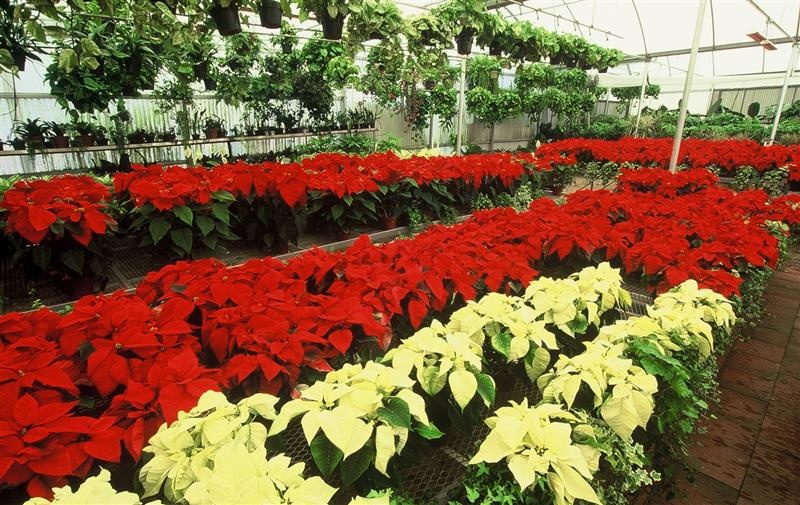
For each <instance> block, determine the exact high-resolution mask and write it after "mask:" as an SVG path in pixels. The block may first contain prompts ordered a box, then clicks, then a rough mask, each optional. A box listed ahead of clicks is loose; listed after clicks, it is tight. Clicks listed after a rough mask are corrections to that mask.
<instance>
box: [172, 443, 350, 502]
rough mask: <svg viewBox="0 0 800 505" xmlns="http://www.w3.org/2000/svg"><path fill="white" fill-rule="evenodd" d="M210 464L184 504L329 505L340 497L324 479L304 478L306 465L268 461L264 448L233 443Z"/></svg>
mask: <svg viewBox="0 0 800 505" xmlns="http://www.w3.org/2000/svg"><path fill="white" fill-rule="evenodd" d="M210 463H211V464H210V465H208V466H204V467H202V468H200V469H199V472H198V476H197V477H198V478H197V479H196V480H195V481H194V482H192V484H191V485H190V486H189V487H188V488H187V489H186V492H185V493H184V497H183V500H184V501H185V502H186V503H187V504H188V505H219V504H221V503H252V504H263V505H267V504H272V503H286V504H290V503H294V504H302V505H325V504H327V503H329V502H330V499H331V497H332V496H333V495H334V493H336V488H334V487H331V486H329V485H328V484H326V483H325V481H323V480H322V479H321V478H320V477H310V478H308V479H305V478H303V470H304V468H305V464H304V463H297V464H294V465H292V464H291V460H290V459H289V458H288V457H287V456H284V455H283V454H279V455H277V456H273V457H271V458H269V459H268V458H267V454H266V450H265V449H264V447H259V448H258V449H256V450H254V451H253V450H251V449H250V448H249V447H247V446H245V445H244V444H243V443H241V442H238V441H232V442H229V443H227V444H225V445H223V446H222V447H220V448H219V450H217V451H216V452H215V453H214V454H213V456H212V457H211V458H210Z"/></svg>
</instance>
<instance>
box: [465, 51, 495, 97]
mask: <svg viewBox="0 0 800 505" xmlns="http://www.w3.org/2000/svg"><path fill="white" fill-rule="evenodd" d="M502 71H503V65H502V63H501V62H500V60H499V59H497V58H495V57H494V56H484V55H482V54H479V55H476V56H475V57H473V58H470V60H469V62H467V85H468V87H469V88H475V87H481V88H486V89H490V90H493V89H495V88H497V82H498V79H499V77H500V72H502Z"/></svg>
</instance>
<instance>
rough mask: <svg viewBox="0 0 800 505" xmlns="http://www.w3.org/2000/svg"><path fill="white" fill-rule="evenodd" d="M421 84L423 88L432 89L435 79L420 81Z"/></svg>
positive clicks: (434, 85)
mask: <svg viewBox="0 0 800 505" xmlns="http://www.w3.org/2000/svg"><path fill="white" fill-rule="evenodd" d="M422 86H424V87H425V89H427V90H432V89H433V88H435V87H436V81H432V80H430V79H426V80H424V81H422Z"/></svg>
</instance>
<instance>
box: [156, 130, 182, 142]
mask: <svg viewBox="0 0 800 505" xmlns="http://www.w3.org/2000/svg"><path fill="white" fill-rule="evenodd" d="M157 139H158V140H160V141H161V142H175V141H176V140H177V139H178V135H177V134H176V133H175V128H174V127H170V128H169V129H168V130H167V131H164V132H161V133H159V134H158V135H157Z"/></svg>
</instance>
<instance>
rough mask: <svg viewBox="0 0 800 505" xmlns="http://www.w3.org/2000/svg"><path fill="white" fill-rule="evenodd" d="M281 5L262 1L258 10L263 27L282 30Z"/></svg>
mask: <svg viewBox="0 0 800 505" xmlns="http://www.w3.org/2000/svg"><path fill="white" fill-rule="evenodd" d="M282 15H283V12H282V11H281V4H280V3H279V2H276V1H275V0H262V2H261V5H260V6H259V8H258V17H259V18H261V26H263V27H264V28H280V27H281V17H282Z"/></svg>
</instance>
